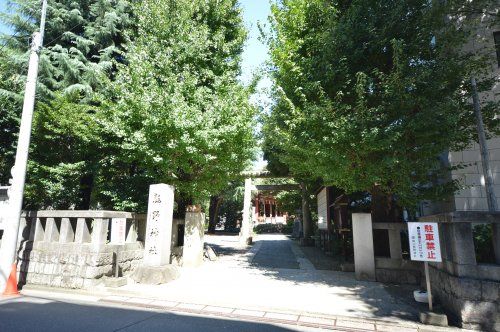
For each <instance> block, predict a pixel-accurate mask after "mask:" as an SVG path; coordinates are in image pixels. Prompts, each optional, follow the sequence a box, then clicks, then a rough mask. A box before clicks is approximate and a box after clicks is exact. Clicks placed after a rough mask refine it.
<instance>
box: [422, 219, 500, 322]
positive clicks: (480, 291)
mask: <svg viewBox="0 0 500 332" xmlns="http://www.w3.org/2000/svg"><path fill="white" fill-rule="evenodd" d="M419 220H420V221H423V222H424V221H425V222H437V223H438V224H439V237H440V242H441V256H442V259H443V262H441V263H429V267H430V271H429V272H430V278H431V284H432V292H433V294H434V296H436V297H437V298H438V299H439V301H440V302H441V303H442V304H443V308H444V309H445V310H446V311H447V312H448V313H449V314H450V315H451V319H452V320H456V321H457V323H459V324H461V325H462V326H463V327H465V328H474V329H480V330H488V331H490V330H495V331H496V330H498V329H500V264H498V263H499V262H500V251H499V249H500V212H496V213H489V212H465V211H464V212H452V213H442V214H437V215H431V216H425V217H421V218H419ZM476 224H491V225H492V247H493V254H494V255H495V261H496V264H478V263H477V261H476V253H475V247H474V238H473V227H474V225H476Z"/></svg>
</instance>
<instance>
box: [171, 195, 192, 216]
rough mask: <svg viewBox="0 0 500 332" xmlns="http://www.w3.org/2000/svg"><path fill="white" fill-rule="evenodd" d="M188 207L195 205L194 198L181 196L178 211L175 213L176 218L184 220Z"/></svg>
mask: <svg viewBox="0 0 500 332" xmlns="http://www.w3.org/2000/svg"><path fill="white" fill-rule="evenodd" d="M188 205H193V198H192V197H186V196H181V197H179V199H178V201H177V210H176V211H175V212H174V218H178V219H184V218H185V217H186V209H187V207H188Z"/></svg>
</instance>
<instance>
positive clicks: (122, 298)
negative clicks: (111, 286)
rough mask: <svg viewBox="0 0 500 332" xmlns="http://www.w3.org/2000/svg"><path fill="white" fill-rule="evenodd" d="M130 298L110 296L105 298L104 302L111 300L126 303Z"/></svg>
mask: <svg viewBox="0 0 500 332" xmlns="http://www.w3.org/2000/svg"><path fill="white" fill-rule="evenodd" d="M128 299H129V298H128V297H125V296H117V295H112V296H108V297H105V298H104V300H109V301H122V302H125V301H127V300H128Z"/></svg>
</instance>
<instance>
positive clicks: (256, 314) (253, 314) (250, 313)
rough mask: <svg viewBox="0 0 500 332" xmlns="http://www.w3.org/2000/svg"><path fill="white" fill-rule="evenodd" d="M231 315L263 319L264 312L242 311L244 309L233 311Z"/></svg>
mask: <svg viewBox="0 0 500 332" xmlns="http://www.w3.org/2000/svg"><path fill="white" fill-rule="evenodd" d="M233 313H234V314H235V315H241V316H251V317H264V315H265V312H264V311H256V310H244V309H238V310H235V311H234V312H233Z"/></svg>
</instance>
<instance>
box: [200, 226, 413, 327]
mask: <svg viewBox="0 0 500 332" xmlns="http://www.w3.org/2000/svg"><path fill="white" fill-rule="evenodd" d="M228 241H229V240H228ZM258 241H259V242H261V243H260V249H259V250H258V251H257V252H256V254H255V256H254V257H253V259H252V260H251V262H250V264H248V265H243V266H241V268H243V269H246V270H248V272H249V274H251V273H252V271H253V272H254V273H257V274H258V275H262V276H265V277H266V278H269V280H277V281H283V282H284V284H283V285H285V284H286V285H290V283H291V284H292V285H296V286H298V287H300V286H305V287H310V286H313V287H317V289H318V290H319V289H322V290H324V292H325V293H324V294H325V299H326V298H330V299H333V298H334V297H336V298H342V299H345V300H346V301H351V300H352V301H353V302H358V303H359V302H363V303H364V304H365V307H366V308H367V310H366V312H358V311H356V310H351V309H347V308H346V309H347V310H346V311H348V312H351V313H352V314H353V315H356V316H363V315H367V313H368V312H369V313H370V314H369V316H372V317H376V318H391V317H393V318H399V319H404V320H410V321H418V313H419V309H420V308H419V306H418V304H417V303H415V302H414V300H413V299H412V293H413V290H414V289H417V288H418V286H410V285H388V284H382V283H378V282H367V281H359V280H356V279H355V277H354V273H352V272H341V271H338V270H337V271H335V270H336V267H337V266H336V264H337V262H336V261H335V259H334V258H332V257H324V256H325V255H324V254H322V253H321V254H322V255H323V256H322V257H320V256H319V254H318V257H317V258H316V262H315V263H317V264H311V256H313V258H314V255H315V250H316V251H317V250H319V249H316V248H307V249H306V251H307V254H305V253H304V252H303V251H302V248H300V249H298V247H297V245H296V244H295V243H294V242H293V241H291V240H290V239H288V238H287V237H284V236H283V237H279V236H273V235H270V236H263V237H260V239H259V240H258ZM210 245H211V246H214V247H215V248H216V251H217V252H221V253H222V255H236V254H241V253H245V252H246V251H247V250H246V249H244V248H241V247H240V248H231V247H230V246H231V243H230V242H227V247H226V244H225V245H224V246H221V247H217V245H215V244H212V243H211V244H210ZM255 245H257V244H255ZM294 246H295V248H293V250H292V247H294ZM300 259H302V260H308V261H309V264H310V265H312V266H321V267H326V268H325V269H324V270H319V269H317V268H312V266H311V267H310V268H309V269H304V268H299V265H300V264H299V260H300ZM328 259H331V261H332V262H331V263H330V264H331V265H329V263H328V262H327V260H328ZM291 291H292V292H293V290H291ZM329 294H331V296H329ZM336 305H339V304H338V303H330V304H329V306H332V307H335V306H336Z"/></svg>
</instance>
